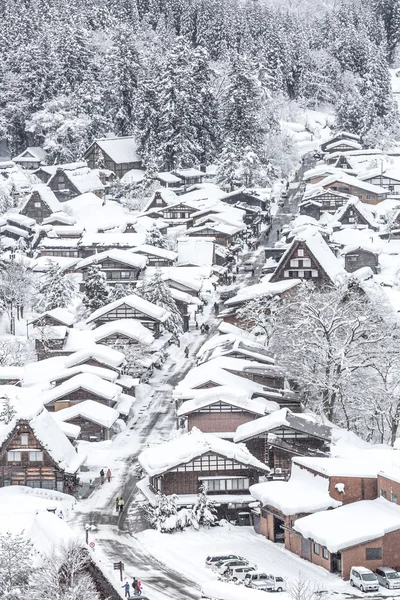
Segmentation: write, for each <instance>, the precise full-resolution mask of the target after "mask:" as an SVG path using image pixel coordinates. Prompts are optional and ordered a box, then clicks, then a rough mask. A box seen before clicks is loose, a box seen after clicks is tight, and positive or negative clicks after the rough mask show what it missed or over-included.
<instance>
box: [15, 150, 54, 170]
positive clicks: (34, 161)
mask: <svg viewBox="0 0 400 600" xmlns="http://www.w3.org/2000/svg"><path fill="white" fill-rule="evenodd" d="M46 156H47V155H46V151H45V150H43V148H41V147H40V146H28V148H27V149H26V150H24V151H23V152H21V154H18V156H16V157H15V158H13V159H12V160H13V162H15V163H16V164H17V165H19V166H20V167H22V168H23V169H31V170H34V169H38V168H39V167H40V165H42V164H44V163H45V161H46Z"/></svg>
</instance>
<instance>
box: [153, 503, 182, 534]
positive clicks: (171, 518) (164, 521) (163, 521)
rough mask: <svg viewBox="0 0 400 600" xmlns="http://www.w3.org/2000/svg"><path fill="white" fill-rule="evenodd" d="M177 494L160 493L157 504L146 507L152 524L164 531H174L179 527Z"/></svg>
mask: <svg viewBox="0 0 400 600" xmlns="http://www.w3.org/2000/svg"><path fill="white" fill-rule="evenodd" d="M176 501H177V497H176V496H175V495H172V496H166V495H165V494H159V495H158V496H157V502H156V504H155V505H147V506H146V507H145V511H146V517H147V520H148V521H149V523H150V525H151V526H152V527H153V528H154V529H157V531H160V532H162V533H172V532H173V531H176V530H177V528H178V509H177V506H176Z"/></svg>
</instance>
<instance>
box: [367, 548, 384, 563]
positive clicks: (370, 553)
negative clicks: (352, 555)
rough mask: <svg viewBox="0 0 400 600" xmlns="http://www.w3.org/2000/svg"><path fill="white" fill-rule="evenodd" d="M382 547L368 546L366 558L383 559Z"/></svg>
mask: <svg viewBox="0 0 400 600" xmlns="http://www.w3.org/2000/svg"><path fill="white" fill-rule="evenodd" d="M381 559H382V548H366V549H365V560H381Z"/></svg>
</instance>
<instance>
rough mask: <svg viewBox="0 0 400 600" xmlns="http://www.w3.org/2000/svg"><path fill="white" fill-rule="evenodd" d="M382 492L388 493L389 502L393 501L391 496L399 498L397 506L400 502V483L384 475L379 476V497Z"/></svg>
mask: <svg viewBox="0 0 400 600" xmlns="http://www.w3.org/2000/svg"><path fill="white" fill-rule="evenodd" d="M381 490H383V491H385V492H386V498H387V500H391V494H392V492H393V494H395V495H396V496H397V504H399V502H400V483H398V482H397V481H392V480H391V479H389V478H388V477H385V476H384V475H378V496H380V495H381Z"/></svg>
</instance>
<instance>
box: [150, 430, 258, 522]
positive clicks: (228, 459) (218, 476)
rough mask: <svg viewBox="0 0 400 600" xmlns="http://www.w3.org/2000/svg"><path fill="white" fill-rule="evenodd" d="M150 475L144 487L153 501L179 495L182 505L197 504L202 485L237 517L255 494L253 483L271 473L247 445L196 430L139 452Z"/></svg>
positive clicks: (223, 513) (222, 510) (221, 511)
mask: <svg viewBox="0 0 400 600" xmlns="http://www.w3.org/2000/svg"><path fill="white" fill-rule="evenodd" d="M139 464H140V466H141V467H142V468H143V470H144V472H145V473H146V474H147V476H148V479H147V478H145V479H144V480H142V481H141V482H140V484H139V485H140V489H141V490H142V491H143V493H144V494H145V495H146V496H147V498H148V499H149V500H150V501H153V502H154V500H155V498H156V494H167V495H170V494H176V495H177V496H178V500H177V502H178V505H185V506H188V505H190V504H194V502H195V501H196V497H197V494H198V492H199V489H200V487H201V486H202V485H206V486H207V489H208V495H209V496H210V498H212V499H213V500H215V501H216V502H217V503H218V505H219V506H218V516H219V517H220V518H222V517H225V518H226V517H227V516H229V515H231V516H234V515H235V514H236V516H237V511H240V510H243V508H246V507H248V505H249V504H250V503H251V502H252V501H253V502H254V499H253V498H252V497H251V496H250V494H249V487H250V486H251V485H253V484H254V483H257V482H258V481H259V478H260V476H262V475H265V474H266V473H268V470H269V469H268V467H267V466H266V465H264V464H263V463H262V462H260V461H259V460H257V459H256V458H254V457H253V456H252V455H251V454H250V453H249V452H248V450H247V449H246V448H244V447H242V446H238V445H236V444H232V442H229V441H227V440H223V439H220V438H218V437H216V436H213V435H211V434H204V433H201V432H200V431H199V430H198V429H196V428H195V429H192V431H191V432H189V433H186V434H183V435H181V436H180V437H179V438H178V439H175V440H172V441H170V442H166V443H163V444H159V445H158V446H155V447H152V448H149V449H147V450H145V451H144V452H142V453H141V454H140V455H139Z"/></svg>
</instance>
